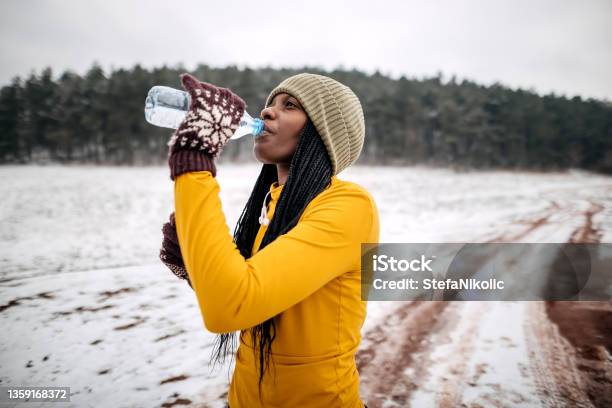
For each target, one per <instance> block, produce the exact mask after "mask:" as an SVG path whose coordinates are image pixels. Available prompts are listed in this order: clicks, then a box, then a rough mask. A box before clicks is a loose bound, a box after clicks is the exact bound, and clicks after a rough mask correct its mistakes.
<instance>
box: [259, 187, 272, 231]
mask: <svg viewBox="0 0 612 408" xmlns="http://www.w3.org/2000/svg"><path fill="white" fill-rule="evenodd" d="M269 194H270V192H269V191H268V194H266V197H265V198H264V200H263V205H262V206H261V215H260V216H259V224H261V225H266V226H267V225H268V224H270V220H269V219H268V211H267V208H266V200H267V199H268V195H269Z"/></svg>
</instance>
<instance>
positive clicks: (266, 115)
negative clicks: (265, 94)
mask: <svg viewBox="0 0 612 408" xmlns="http://www.w3.org/2000/svg"><path fill="white" fill-rule="evenodd" d="M275 115H276V113H275V112H274V109H273V108H272V106H268V107H267V108H264V109H262V111H261V114H260V116H261V119H262V120H265V119H274V117H275Z"/></svg>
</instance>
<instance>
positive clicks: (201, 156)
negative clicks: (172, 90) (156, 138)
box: [168, 74, 246, 180]
mask: <svg viewBox="0 0 612 408" xmlns="http://www.w3.org/2000/svg"><path fill="white" fill-rule="evenodd" d="M181 83H182V85H183V88H185V90H186V91H187V92H189V95H190V96H191V105H190V107H189V111H188V112H187V115H186V116H185V119H184V120H183V122H181V124H180V125H179V127H178V128H177V129H176V131H175V132H174V133H173V134H172V137H171V138H170V140H169V141H168V146H169V153H168V164H169V166H170V178H171V179H172V180H174V179H175V178H176V177H177V176H178V175H179V174H182V173H185V172H187V171H201V170H209V171H211V172H212V174H213V176H215V175H216V168H215V164H214V159H215V158H216V157H218V156H219V154H221V151H222V150H223V146H224V145H225V143H227V141H228V140H229V139H230V138H231V137H232V135H233V134H234V133H235V131H236V129H238V126H239V124H240V119H241V118H242V115H243V114H244V111H245V110H246V103H245V102H244V101H243V100H242V98H240V97H239V96H238V95H236V94H235V93H233V92H232V91H231V90H229V89H227V88H220V87H217V86H215V85H212V84H209V83H206V82H200V81H198V80H197V79H196V78H195V77H194V76H192V75H189V74H183V75H181Z"/></svg>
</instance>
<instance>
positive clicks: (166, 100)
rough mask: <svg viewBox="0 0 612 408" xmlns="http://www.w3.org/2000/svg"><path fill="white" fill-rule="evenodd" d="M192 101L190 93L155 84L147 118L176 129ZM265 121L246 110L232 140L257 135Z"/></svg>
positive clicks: (150, 91)
mask: <svg viewBox="0 0 612 408" xmlns="http://www.w3.org/2000/svg"><path fill="white" fill-rule="evenodd" d="M190 103H191V96H190V95H189V93H187V92H185V91H182V90H180V89H174V88H170V87H168V86H160V85H158V86H154V87H153V88H151V89H150V90H149V93H148V95H147V99H146V100H145V109H144V112H145V119H146V120H147V122H149V123H150V124H152V125H155V126H160V127H166V128H170V129H176V128H178V127H179V125H180V124H181V122H182V121H183V119H185V116H186V115H187V111H188V110H189V105H190ZM263 127H264V122H263V120H261V119H253V118H252V117H251V115H249V114H248V112H247V111H246V110H245V111H244V114H243V115H242V118H240V123H239V125H238V129H236V131H235V132H234V134H233V135H232V137H231V138H230V140H235V139H240V138H241V137H242V136H245V135H253V137H255V136H257V135H258V134H260V133H261V132H262V131H263Z"/></svg>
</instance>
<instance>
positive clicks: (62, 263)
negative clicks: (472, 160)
mask: <svg viewBox="0 0 612 408" xmlns="http://www.w3.org/2000/svg"><path fill="white" fill-rule="evenodd" d="M258 173H259V166H258V165H231V164H222V165H219V170H218V179H219V183H220V185H221V193H220V194H221V200H222V203H223V208H224V211H225V214H226V220H227V222H228V227H229V228H230V231H233V227H234V224H235V222H236V220H237V219H238V216H239V214H240V212H241V210H242V206H243V205H244V203H246V200H247V199H248V196H249V194H250V189H251V188H252V186H253V184H254V182H255V180H256V178H257V175H258ZM0 177H2V180H3V183H2V184H1V185H0V194H1V195H2V197H3V200H2V201H0V216H1V217H2V218H1V220H2V229H1V230H0V307H1V306H3V305H4V306H6V305H9V302H11V301H14V300H18V303H17V304H16V305H13V306H10V307H7V308H6V309H4V310H3V311H1V312H0V322H1V323H0V325H1V326H0V327H1V330H2V333H3V335H2V337H1V339H0V385H1V386H7V385H16V386H17V385H19V386H24V385H32V386H69V387H71V392H72V396H71V399H72V401H71V403H70V404H67V405H65V406H79V407H87V406H95V407H120V406H126V407H131V406H134V407H139V406H155V405H157V406H159V405H161V404H162V403H164V402H172V401H174V400H176V399H178V398H186V399H189V400H190V401H191V402H192V404H191V406H203V405H206V406H209V407H222V406H224V399H225V392H226V391H227V384H228V380H229V375H230V374H231V370H232V365H231V363H226V364H225V365H223V366H222V367H217V368H216V369H214V370H213V369H212V368H211V367H210V366H209V357H210V351H211V349H212V345H213V341H214V340H215V335H213V334H211V333H209V332H207V331H206V330H205V329H204V325H203V321H202V317H201V316H200V313H199V310H198V307H197V301H196V299H195V295H194V293H193V291H192V290H191V288H189V286H188V285H187V284H186V283H185V282H183V281H180V280H178V279H177V278H175V277H174V275H172V274H171V272H170V271H169V270H168V269H166V268H165V266H163V265H162V264H161V262H160V261H159V260H158V253H159V248H160V244H161V240H162V233H161V227H162V225H163V223H165V222H166V221H167V219H168V216H169V214H170V213H171V212H172V211H173V195H172V191H173V190H172V188H173V184H172V181H171V180H170V179H169V177H168V170H167V168H166V167H163V166H162V167H139V168H128V167H94V166H74V167H65V166H3V167H0ZM339 178H341V179H345V180H349V181H354V182H356V183H358V184H360V185H362V186H364V187H365V188H366V189H368V191H370V193H371V194H372V195H373V197H374V199H375V200H376V202H377V205H378V207H379V212H380V225H381V239H380V241H381V242H483V241H486V240H489V239H495V238H498V237H499V236H501V235H504V234H505V235H506V236H507V237H512V236H513V234H519V235H520V231H522V230H524V229H525V225H526V224H525V222H526V221H528V220H533V219H537V218H538V217H544V216H545V215H547V214H548V215H549V217H548V219H547V221H546V228H543V229H541V230H536V231H534V233H533V234H531V235H526V236H523V237H519V239H517V241H521V240H524V241H523V242H566V241H567V240H568V238H569V236H570V235H571V233H572V231H574V230H575V229H576V228H577V227H578V226H580V225H581V224H582V222H583V217H582V213H583V212H584V210H585V209H586V208H588V206H589V205H590V203H592V202H594V201H596V202H599V203H603V204H604V210H602V211H600V212H598V213H597V214H596V215H595V216H594V217H593V222H594V223H595V224H597V225H598V226H599V227H600V230H601V232H602V234H603V236H602V242H612V202H611V201H612V194H611V193H612V178H611V177H606V176H602V175H595V174H590V173H587V172H582V171H569V172H565V173H549V174H547V173H532V172H531V173H530V172H505V171H487V172H478V173H477V172H465V173H456V172H454V171H452V170H446V169H431V168H426V167H376V166H355V167H352V168H349V169H347V170H345V171H344V172H343V173H341V174H340V175H339ZM553 209H554V211H552V210H553ZM491 303H495V302H488V304H491ZM478 305H479V303H478V302H462V303H457V304H456V306H453V307H454V308H455V309H456V310H455V312H456V313H457V314H458V315H459V316H462V317H463V318H462V319H460V320H459V325H458V326H457V327H456V328H455V330H456V331H455V332H454V333H455V334H453V336H457V337H453V338H452V339H450V340H448V339H446V340H444V341H443V340H442V339H440V341H439V348H438V349H436V350H434V351H433V354H432V355H433V356H434V357H435V358H436V359H438V361H439V362H440V363H439V364H438V365H435V366H434V367H432V370H431V372H430V375H429V377H428V378H429V379H428V380H427V383H426V384H423V388H420V389H419V390H417V391H415V392H414V393H413V396H412V398H413V401H415V406H421V405H417V404H416V403H419V404H420V403H423V404H424V405H423V406H428V405H427V404H429V405H430V406H431V405H432V401H434V400H435V399H434V397H433V395H432V392H433V391H432V390H435V389H436V387H437V386H438V385H439V384H440V382H441V381H443V380H442V378H443V377H444V376H445V375H448V373H449V371H448V370H447V368H448V366H449V365H452V364H453V358H452V354H451V352H452V350H455V349H456V344H455V343H457V342H459V341H460V340H461V337H462V336H467V335H469V337H470V339H471V340H470V341H471V342H472V344H473V345H474V347H473V350H472V351H471V354H470V357H469V359H468V360H467V361H463V362H457V363H456V364H459V365H461V367H460V368H461V370H459V372H462V373H464V374H462V375H467V377H469V378H471V379H472V382H473V383H474V385H467V386H465V387H464V388H463V391H462V392H461V398H463V402H464V403H469V404H471V403H474V404H476V403H478V404H483V405H487V403H488V402H490V401H489V400H487V398H489V396H490V395H493V394H495V392H500V390H499V389H497V390H494V389H491V387H490V386H488V385H487V384H491V383H498V384H499V383H502V384H505V387H506V388H504V389H502V390H501V391H503V392H504V393H506V394H504V395H507V398H508V400H504V401H506V403H508V404H509V405H513V404H512V402H511V401H512V398H518V397H517V394H518V395H521V396H522V397H523V398H524V400H522V403H521V404H522V405H531V404H532V403H533V400H532V397H531V396H532V395H534V394H533V393H532V389H531V388H530V387H532V386H533V385H532V382H531V381H530V378H529V375H527V376H526V377H524V378H523V379H520V378H519V377H517V375H518V373H519V371H520V370H521V367H523V365H524V361H523V360H524V358H525V357H524V356H525V353H526V352H525V350H524V344H523V343H524V335H523V333H522V332H521V329H520V322H521V320H522V316H523V313H524V306H522V305H523V304H522V303H520V302H518V303H503V302H500V303H499V304H497V305H495V306H493V307H489V306H487V310H486V311H487V313H486V314H483V313H482V308H480V309H479V306H478ZM401 306H402V302H369V304H368V316H367V319H366V322H365V325H364V327H363V331H362V332H363V333H365V332H367V331H368V330H370V329H371V328H372V327H374V325H375V324H376V322H377V321H378V320H379V319H381V318H382V317H384V316H385V315H388V314H389V313H391V312H392V311H393V310H394V309H396V308H398V307H401ZM469 316H478V319H477V321H478V322H479V324H478V325H476V326H474V325H473V324H472V325H470V319H469ZM500 322H504V324H500ZM130 325H131V326H130ZM125 326H127V327H125ZM362 346H365V344H363V343H362ZM30 361H31V362H30ZM483 367H485V371H484V372H481V371H482V369H483ZM478 370H480V371H478ZM522 370H523V371H522V372H525V369H522ZM466 373H467V374H466ZM477 373H480V374H477ZM182 375H184V376H185V377H186V378H184V379H180V377H179V379H178V380H176V381H170V382H166V383H163V384H162V382H163V381H164V380H168V379H172V378H174V377H178V376H182ZM407 375H411V374H410V370H408V371H407ZM525 378H526V379H525ZM437 384H438V385H437ZM491 398H492V397H491ZM509 401H510V402H509ZM194 404H197V405H194ZM23 406H25V404H24V405H23ZM27 406H28V407H35V406H43V405H37V403H28V404H27ZM55 406H58V407H59V406H62V405H61V404H59V403H58V404H56V405H55Z"/></svg>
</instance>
